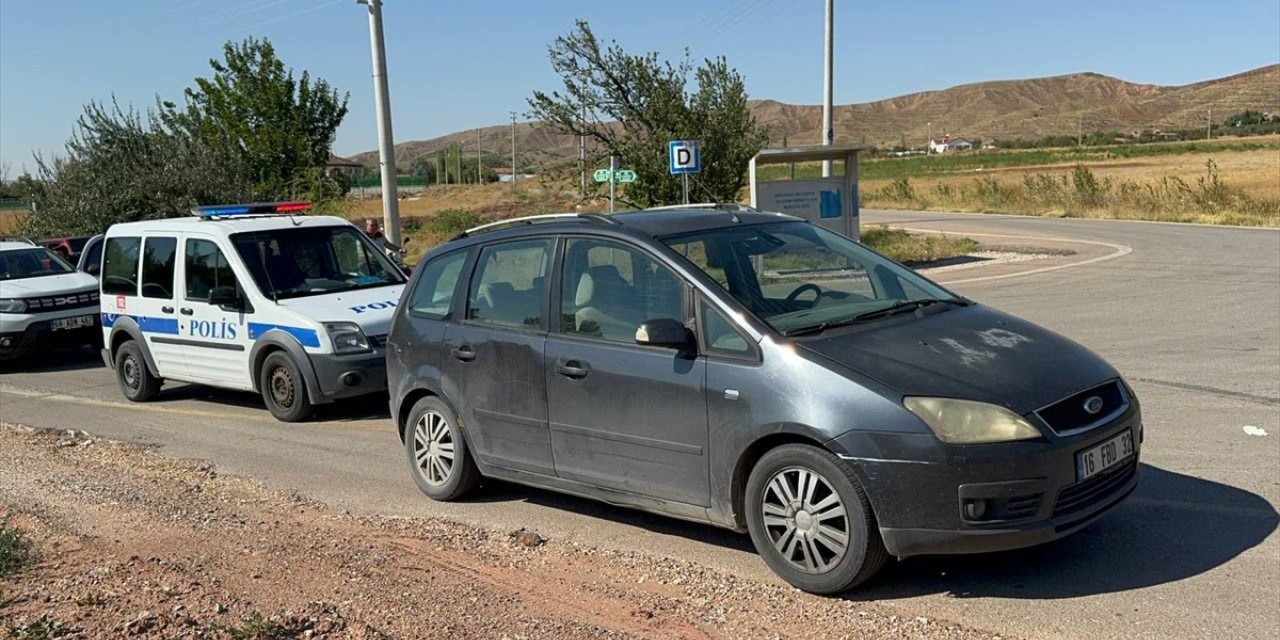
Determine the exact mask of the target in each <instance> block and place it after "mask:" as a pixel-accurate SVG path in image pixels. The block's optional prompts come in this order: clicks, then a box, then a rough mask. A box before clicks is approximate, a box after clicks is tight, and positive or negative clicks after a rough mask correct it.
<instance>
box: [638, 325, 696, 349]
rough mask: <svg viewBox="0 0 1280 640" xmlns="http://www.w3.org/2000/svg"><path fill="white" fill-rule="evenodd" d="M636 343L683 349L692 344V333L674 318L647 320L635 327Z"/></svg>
mask: <svg viewBox="0 0 1280 640" xmlns="http://www.w3.org/2000/svg"><path fill="white" fill-rule="evenodd" d="M636 344H643V345H648V346H651V347H671V348H673V349H684V348H687V347H690V346H692V345H693V333H692V332H691V331H689V328H688V327H686V326H684V323H682V322H680V321H679V320H676V319H674V318H660V319H658V320H648V321H646V322H644V323H641V325H640V326H639V327H636Z"/></svg>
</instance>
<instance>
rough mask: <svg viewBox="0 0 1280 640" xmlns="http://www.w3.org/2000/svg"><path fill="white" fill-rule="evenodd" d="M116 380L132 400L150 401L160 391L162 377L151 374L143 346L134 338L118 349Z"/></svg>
mask: <svg viewBox="0 0 1280 640" xmlns="http://www.w3.org/2000/svg"><path fill="white" fill-rule="evenodd" d="M116 381H117V382H119V383H120V391H121V392H123V393H124V397H125V398H126V399H128V400H129V401H130V402H150V401H151V400H154V399H155V397H156V395H157V394H159V393H160V383H161V380H160V378H157V377H155V376H153V375H151V370H150V369H147V360H146V358H145V357H143V355H142V348H141V347H139V346H138V343H136V342H134V341H133V340H130V341H128V342H125V343H124V344H122V345H120V348H119V349H117V350H116Z"/></svg>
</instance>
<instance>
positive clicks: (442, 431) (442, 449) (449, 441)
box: [413, 411, 454, 487]
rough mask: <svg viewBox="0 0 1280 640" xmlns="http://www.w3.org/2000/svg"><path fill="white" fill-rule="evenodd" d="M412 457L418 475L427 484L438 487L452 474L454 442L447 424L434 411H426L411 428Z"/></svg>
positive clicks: (441, 416) (442, 417)
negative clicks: (415, 463)
mask: <svg viewBox="0 0 1280 640" xmlns="http://www.w3.org/2000/svg"><path fill="white" fill-rule="evenodd" d="M413 456H414V459H415V460H417V464H418V473H420V474H422V479H423V480H426V481H427V484H429V485H431V486H433V487H438V486H440V485H442V484H444V483H445V482H448V481H449V474H450V473H452V472H453V460H454V442H453V434H452V433H451V432H450V431H449V423H448V422H447V421H446V420H445V419H444V416H443V415H440V413H438V412H436V411H428V412H426V413H424V414H422V417H421V418H418V422H417V423H416V424H414V426H413Z"/></svg>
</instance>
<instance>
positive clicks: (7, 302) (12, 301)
mask: <svg viewBox="0 0 1280 640" xmlns="http://www.w3.org/2000/svg"><path fill="white" fill-rule="evenodd" d="M26 310H27V301H26V300H21V299H18V298H0V313H23V312H25V311H26Z"/></svg>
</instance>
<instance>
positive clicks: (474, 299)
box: [467, 239, 553, 327]
mask: <svg viewBox="0 0 1280 640" xmlns="http://www.w3.org/2000/svg"><path fill="white" fill-rule="evenodd" d="M552 246H553V245H552V241H551V240H550V239H537V240H521V241H516V242H504V243H502V244H495V245H490V246H487V247H485V248H484V249H482V250H481V251H480V259H479V261H478V262H477V263H476V269H475V275H473V276H472V277H471V288H470V292H469V294H468V296H467V320H473V321H477V322H485V323H488V324H496V325H501V326H506V327H541V326H543V323H542V300H543V297H544V296H543V291H544V289H545V286H544V285H545V284H546V281H547V269H548V265H549V264H550V263H551V255H552Z"/></svg>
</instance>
